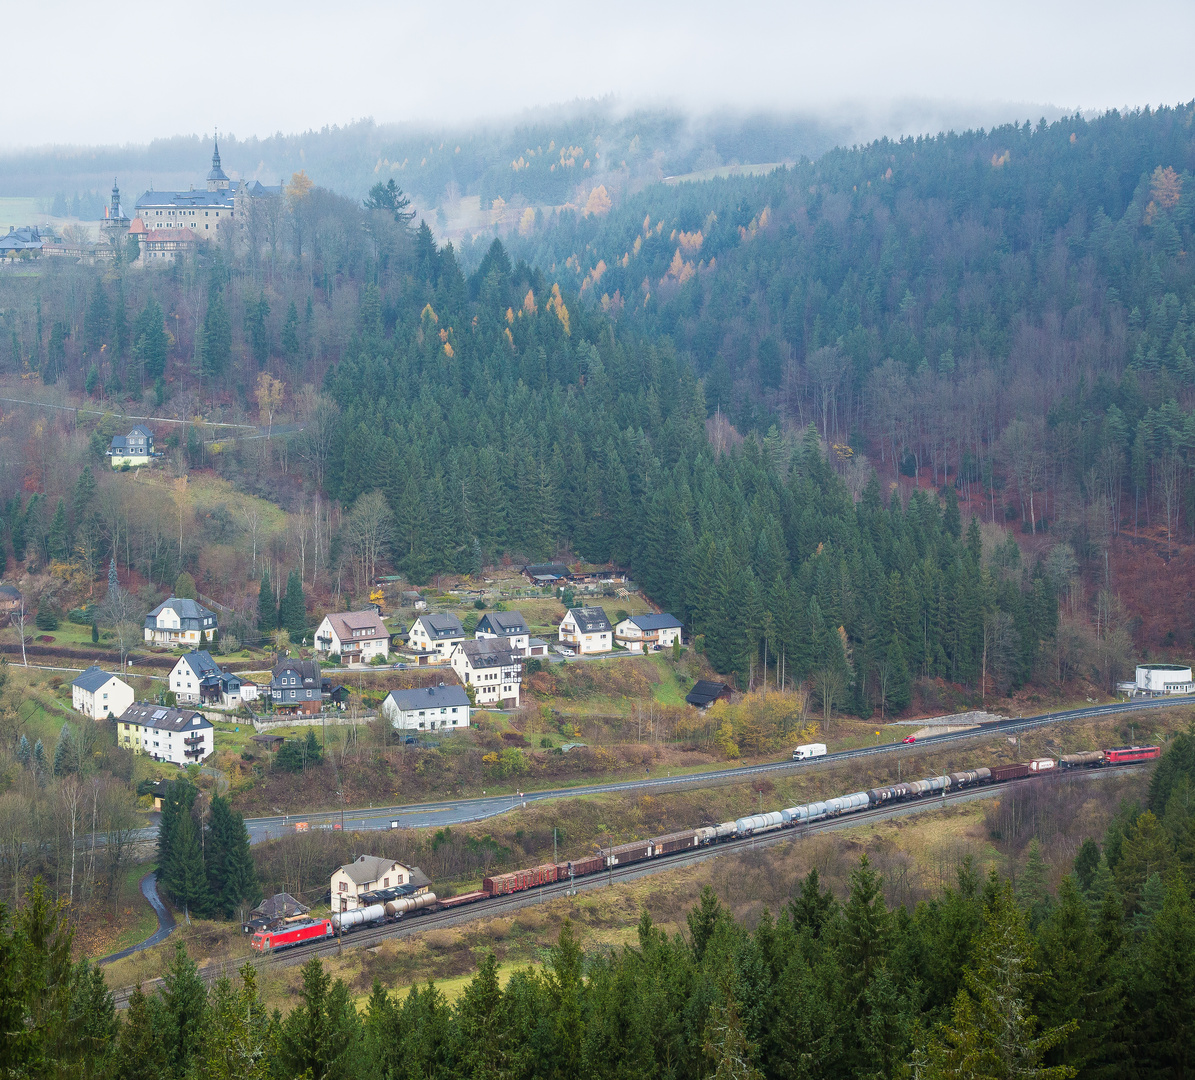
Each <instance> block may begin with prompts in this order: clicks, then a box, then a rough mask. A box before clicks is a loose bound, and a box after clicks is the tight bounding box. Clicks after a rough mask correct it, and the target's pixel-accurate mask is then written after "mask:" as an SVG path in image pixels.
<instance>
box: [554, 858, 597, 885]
mask: <svg viewBox="0 0 1195 1080" xmlns="http://www.w3.org/2000/svg"><path fill="white" fill-rule="evenodd" d="M605 868H606V860H605V859H603V858H602V856H600V855H590V856H589V857H588V858H585V859H573V860H572V861H571V862H562V863H558V864H557V866H556V870H557V880H558V881H564V880H565V878H567V877H568V876H569V872H570V870H571V872H572V876H573V877H583V876H584V875H585V874H596V873H597V872H598V871H599V870H604V869H605Z"/></svg>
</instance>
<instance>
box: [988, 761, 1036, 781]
mask: <svg viewBox="0 0 1195 1080" xmlns="http://www.w3.org/2000/svg"><path fill="white" fill-rule="evenodd" d="M1028 775H1029V766H1028V765H1026V764H1019V765H993V766H992V783H993V784H1002V783H1004V781H1005V780H1018V779H1020V778H1021V777H1022V776H1028Z"/></svg>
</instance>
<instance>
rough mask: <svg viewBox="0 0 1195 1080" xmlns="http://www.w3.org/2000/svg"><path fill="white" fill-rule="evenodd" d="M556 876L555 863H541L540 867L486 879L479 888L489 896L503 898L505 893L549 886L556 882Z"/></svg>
mask: <svg viewBox="0 0 1195 1080" xmlns="http://www.w3.org/2000/svg"><path fill="white" fill-rule="evenodd" d="M556 875H557V869H556V864H555V863H543V864H542V865H541V866H533V867H531V869H530V870H513V871H511V873H509V874H497V875H495V876H494V877H488V878H486V879H485V880H484V881H482V883H481V888H482V891H483V892H486V893H489V895H490V896H505V895H506V894H507V893H514V892H522V891H523V890H524V889H534V888H535V886H537V885H550V884H551V883H552V882H553V881H555V880H556Z"/></svg>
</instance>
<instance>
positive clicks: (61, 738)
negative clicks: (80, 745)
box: [54, 723, 75, 776]
mask: <svg viewBox="0 0 1195 1080" xmlns="http://www.w3.org/2000/svg"><path fill="white" fill-rule="evenodd" d="M74 771H75V740H74V738H73V737H72V735H71V726H70V724H69V723H67V724H63V725H62V730H61V731H60V732H59V733H58V741H57V742H56V743H55V744H54V775H55V776H65V775H66V774H67V773H69V772H74Z"/></svg>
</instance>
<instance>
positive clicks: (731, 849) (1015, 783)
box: [114, 765, 1145, 1008]
mask: <svg viewBox="0 0 1195 1080" xmlns="http://www.w3.org/2000/svg"><path fill="white" fill-rule="evenodd" d="M1144 767H1145V766H1141V765H1125V766H1119V767H1118V768H1115V769H1094V770H1090V771H1084V770H1072V771H1068V772H1065V773H1062V774H1061V775H1059V774H1057V773H1047V774H1045V779H1046V780H1047V782H1057V781H1059V780H1062V779H1065V780H1066V781H1067V782H1068V783H1069V782H1072V781H1075V782H1081V781H1089V780H1090V781H1096V780H1103V779H1106V778H1107V777H1110V776H1116V775H1120V774H1122V773H1129V772H1139V771H1140V770H1141V769H1143V768H1144ZM1040 782H1041V778H1040V777H1038V776H1029V777H1025V778H1024V779H1017V780H1009V781H1005V782H1004V783H1002V784H992V785H990V786H984V787H979V788H973V789H967V790H963V791H956V792H944V793H943V795H942V796H941V797H931V798H926V799H918V800H916V801H913V802H908V803H899V804H897V805H895V806H893V805H887V806H878V807H872V808H870V809H867V810H860V811H857V812H855V813H853V814H849V815H845V816H843V817H840V818H833V819H829V820H826V821H819V822H815V823H813V824H812V825H807V826H805V827H802V828H797V829H785V830H783V831H778V832H770V833H765V834H763V835H762V836H755V837H747V838H743V839H737V840H727V841H724V842H722V843H720V844H715V845H711V846H710V847H703V848H696V849H691V850H688V851H681V852H677V853H676V854H673V855H667V856H664V857H662V858H657V859H648V860H646V861H644V862H636V863H631V864H629V865H627V866H618V867H615V868H614V869H613V870H609V871H602V872H600V873H597V874H590V875H588V876H586V877H581V878H577V879H576V880H569V881H559V882H556V883H555V884H552V885H542V886H539V887H538V888H534V889H528V890H526V891H524V892H517V893H512V894H509V895H506V896H499V897H493V898H491V899H488V900H485V901H484V902H478V903H476V904H466V905H463V906H461V907H457V908H453V909H451V910H448V911H431V912H427V913H424V914H420V915H417V916H407V917H406V918H403V919H401V920H399V921H398V922H391V923H385V924H381V925H375V926H367V927H363V928H362V929H360V930H356V931H354V932H352V933H350V934H347V935H346V936H345V937H344V938H343V939H337V940H321V941H316V942H312V943H311V944H309V945H301V946H298V947H297V948H292V949H287V950H285V951H284V952H280V953H273V954H266V955H264V956H257V957H255V958H254V963H255V965H256V966H257V967H258V968H259V969H260V968H262V967H268V966H277V967H288V966H291V965H294V964H299V963H302V962H304V961H306V960H308V959H310V958H311V957H312V956H330V955H332V954H334V953H338V952H340V951H341V950H342V949H345V948H354V947H356V948H360V947H363V946H365V947H368V946H373V945H376V944H377V943H378V942H379V941H382V940H383V939H385V938H394V937H407V936H410V935H412V934H419V933H422V932H423V931H425V930H430V929H433V928H437V927H446V926H457V925H460V924H461V923H466V922H471V921H473V920H475V919H480V918H491V917H492V916H494V915H499V914H508V913H510V912H512V911H515V910H518V909H519V908H523V907H528V906H529V905H531V904H538V903H542V902H543V901H545V900H551V899H553V898H554V897H557V896H563V895H568V894H569V893H573V892H585V891H588V890H590V889H600V888H604V887H606V886H608V885H614V884H616V883H621V882H624V881H633V880H635V879H637V878H641V877H644V876H646V875H648V874H658V873H661V872H665V871H668V870H675V869H677V868H679V867H683V866H690V865H692V864H694V863H698V862H704V861H705V860H707V859H716V858H718V857H719V856H722V855H727V854H733V853H735V852H742V851H747V850H755V849H756V848H765V847H769V846H771V845H773V844H777V843H785V842H797V843H799V842H800V841H801V839H802V838H804V837H806V836H808V835H810V834H812V833H819V832H830V831H837V830H839V829H850V828H854V827H856V826H859V825H865V824H868V823H869V822H876V821H884V820H887V819H890V818H895V817H903V816H906V815H909V814H920V813H925V812H927V811H932V810H937V809H941V808H943V807H945V806H947V805H948V804H952V803H956V802H957V803H961V802H971V801H973V800H975V799H991V798H997V797H999V796H1000V795H1002V794H1003V793H1005V792H1006V791H1008V790H1010V789H1012V788H1016V787H1020V786H1023V785H1025V784H1037V783H1040ZM237 962H238V963H239V961H237ZM230 966H232V965H230V964H229V962H227V961H225V962H220V963H210V964H206V965H204V966H203V967H201V968H200V969H199V974H200V976H201V978H203V979H204V980H205V981H207V982H209V983H210V982H211V981H212V980H214V979H216V978H218V977H219V976H221V975H225V974H228V968H229V967H230ZM160 983H161V979H153V980H151V981H149V982H148V983H145V984H144V986H143V989H145V990H147V991H150V990H152V989H154V988H155V987H156V986H157V985H158V984H160ZM132 989H133V988H132V987H125V988H123V989H117V990H115V991H114V994H115V997H116V1004H117V1007H118V1008H124V1006H125V1005H126V1004H127V1002H128V997H129V995H130V994H131V993H132Z"/></svg>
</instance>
